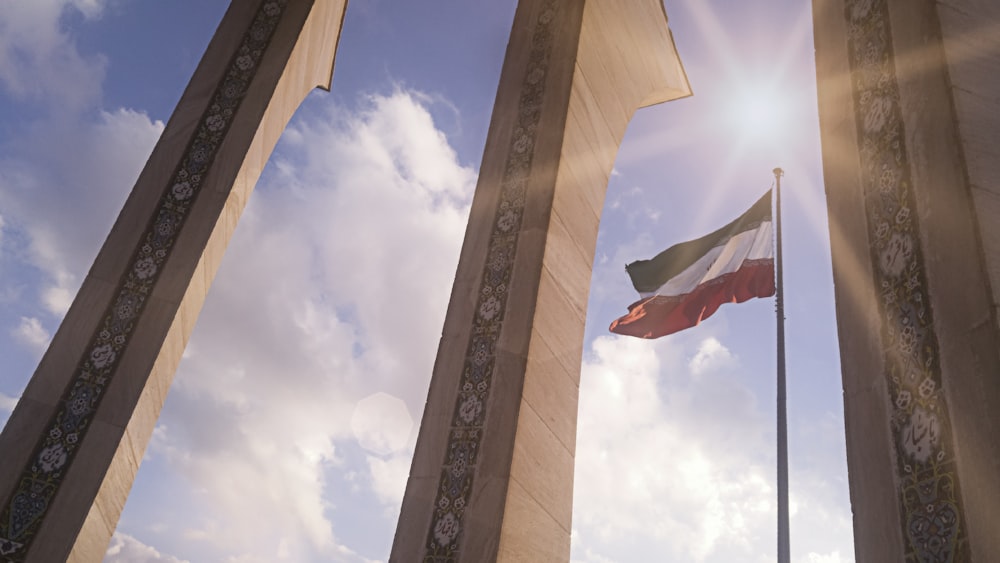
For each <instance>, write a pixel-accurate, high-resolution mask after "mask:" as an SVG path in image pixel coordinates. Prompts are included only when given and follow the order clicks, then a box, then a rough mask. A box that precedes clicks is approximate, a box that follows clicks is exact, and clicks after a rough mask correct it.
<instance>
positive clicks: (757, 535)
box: [573, 335, 852, 563]
mask: <svg viewBox="0 0 1000 563" xmlns="http://www.w3.org/2000/svg"><path fill="white" fill-rule="evenodd" d="M688 349H696V350H697V352H696V353H695V354H694V356H693V357H686V356H687V354H686V353H685V350H688ZM696 372H697V373H696ZM699 374H700V375H699ZM709 374H711V377H708V376H707V375H709ZM746 378H747V374H745V373H743V369H742V368H740V366H739V363H738V362H737V361H736V358H735V357H734V356H733V354H732V353H731V352H729V351H728V349H727V348H726V346H725V345H724V344H723V343H722V342H720V341H719V340H718V339H717V338H715V337H711V336H710V337H708V338H702V339H701V340H700V341H699V340H694V339H693V338H692V335H678V336H677V337H675V338H671V339H662V340H657V341H655V342H650V341H641V340H637V339H630V338H624V337H613V336H602V337H599V338H597V339H596V340H595V341H594V342H593V345H592V348H591V351H590V353H589V354H588V355H587V356H586V357H585V358H584V365H583V369H582V373H581V383H580V406H579V413H580V418H579V423H578V431H577V455H576V475H575V490H574V523H573V526H574V533H573V558H574V561H575V562H576V563H606V562H607V561H621V562H626V561H644V560H648V557H649V554H650V553H656V554H658V556H657V557H658V560H659V561H665V562H670V561H676V562H680V561H683V562H685V563H687V562H705V563H729V562H732V561H747V562H761V563H763V562H767V561H773V559H774V549H775V547H774V546H775V521H776V500H775V496H776V492H775V484H774V483H775V477H774V475H775V469H774V457H775V454H774V445H773V444H774V442H773V440H774V436H773V422H772V420H773V418H772V416H773V415H770V416H769V415H768V414H765V413H763V412H761V409H760V407H759V406H758V405H757V402H756V401H755V400H754V398H753V395H752V393H751V392H750V391H749V390H748V389H747V388H746V383H745V381H746ZM803 426H807V427H809V433H810V434H809V439H810V440H811V441H810V444H809V446H808V447H802V448H799V449H798V450H797V456H798V457H797V458H796V459H795V460H793V463H792V467H791V473H792V474H791V477H792V478H791V482H792V491H791V493H792V508H793V512H792V534H793V545H792V549H793V552H792V555H793V560H795V561H799V562H803V563H846V561H849V559H846V558H844V557H842V556H841V555H840V554H839V552H836V551H834V550H836V549H837V547H838V546H842V545H851V534H852V532H851V517H850V510H849V508H848V507H847V506H844V505H842V504H841V501H842V499H840V498H838V497H837V493H838V490H837V486H835V484H833V483H831V481H832V480H833V479H834V478H833V477H831V475H839V473H840V471H842V469H841V468H840V467H838V465H837V463H836V462H835V461H834V460H831V459H830V456H826V457H822V456H820V455H818V453H822V452H826V451H828V450H830V449H832V448H835V447H836V444H837V443H838V442H839V439H838V436H837V434H836V432H835V430H836V429H835V428H834V427H833V426H832V423H830V422H829V421H827V420H826V419H825V418H823V417H820V418H819V419H817V420H816V421H815V423H812V422H810V423H807V424H805V425H803ZM794 430H801V429H798V428H797V429H794ZM796 435H798V434H796ZM803 439H805V438H803ZM814 453H817V455H815V456H814V455H813V454H814ZM796 508H797V510H796ZM824 553H825V554H827V555H820V554H824Z"/></svg>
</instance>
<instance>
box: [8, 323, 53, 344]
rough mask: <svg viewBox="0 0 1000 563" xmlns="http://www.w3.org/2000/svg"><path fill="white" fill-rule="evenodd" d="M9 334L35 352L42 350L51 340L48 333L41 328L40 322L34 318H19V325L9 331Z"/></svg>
mask: <svg viewBox="0 0 1000 563" xmlns="http://www.w3.org/2000/svg"><path fill="white" fill-rule="evenodd" d="M11 334H12V335H13V336H14V338H16V339H17V340H18V341H19V342H21V343H22V344H24V345H26V346H28V347H29V348H30V349H31V350H32V351H35V352H40V351H42V350H44V349H45V347H46V346H48V344H49V339H50V338H52V337H51V335H49V331H47V330H45V327H43V326H42V322H41V321H39V320H38V319H36V318H34V317H21V322H20V324H18V325H17V328H15V329H14V330H12V331H11Z"/></svg>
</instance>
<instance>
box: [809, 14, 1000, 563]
mask: <svg viewBox="0 0 1000 563" xmlns="http://www.w3.org/2000/svg"><path fill="white" fill-rule="evenodd" d="M959 4H961V5H959ZM987 4H988V3H986V2H971V1H970V2H957V3H956V2H949V3H940V2H938V3H936V2H933V1H932V0H926V1H925V0H918V1H904V0H815V1H814V18H815V22H816V25H815V40H816V49H817V59H816V60H817V73H818V84H819V95H820V100H819V109H820V124H821V132H822V142H823V159H824V177H825V183H826V191H827V199H828V205H829V212H830V237H831V245H832V249H833V261H834V280H835V292H836V298H837V317H838V328H839V335H840V342H841V362H842V367H843V377H844V391H845V419H846V423H847V450H848V467H849V473H850V484H851V499H852V507H853V510H854V516H855V522H854V524H855V525H854V528H855V546H856V552H857V558H858V561H859V562H860V561H875V562H880V561H895V560H905V561H923V560H949V561H951V560H954V561H984V562H985V561H994V560H997V559H998V558H1000V543H998V537H997V535H996V534H995V533H994V532H993V531H991V530H995V522H996V518H997V507H998V506H1000V482H998V481H997V480H996V478H995V477H996V475H997V474H998V471H1000V448H998V444H997V441H996V440H995V439H993V438H992V437H993V436H996V435H997V433H998V432H1000V416H997V414H996V412H997V407H1000V377H998V374H1000V361H998V355H997V354H998V349H1000V339H998V333H997V325H996V313H995V307H996V303H997V300H996V293H995V291H996V289H995V288H996V284H995V283H994V279H995V277H996V276H995V273H994V272H995V270H996V266H995V264H994V262H996V260H994V259H993V255H994V254H996V252H995V250H993V249H992V248H993V247H994V246H996V245H997V242H998V241H997V238H996V232H995V228H994V227H993V226H992V225H993V224H994V223H996V219H997V218H998V215H997V211H998V210H1000V209H998V208H995V207H993V208H991V203H990V199H989V198H990V197H993V196H991V195H990V194H992V193H993V191H994V188H995V187H996V185H997V184H996V182H997V180H996V177H995V175H991V173H992V172H995V170H993V169H992V168H991V167H995V166H997V159H996V158H995V156H996V148H995V147H994V146H992V143H990V142H989V139H990V136H994V137H995V136H996V135H997V132H996V127H995V125H996V123H997V115H996V112H995V111H993V109H994V108H995V104H996V102H995V100H996V90H995V87H996V85H997V81H996V78H995V76H996V73H995V72H991V71H992V70H995V68H996V66H997V65H998V64H1000V52H998V51H997V49H996V47H995V46H991V45H990V44H991V43H992V44H994V45H995V44H996V42H995V40H990V39H985V37H987V36H988V35H989V33H988V32H986V31H985V30H988V29H996V28H997V24H998V22H1000V20H998V18H997V15H998V10H997V7H996V6H995V5H987ZM990 88H994V89H993V90H990ZM989 99H993V100H994V102H993V104H990V103H988V100H989ZM998 232H1000V231H998ZM932 522H936V523H935V524H933V525H931V524H932ZM928 558H930V559H928Z"/></svg>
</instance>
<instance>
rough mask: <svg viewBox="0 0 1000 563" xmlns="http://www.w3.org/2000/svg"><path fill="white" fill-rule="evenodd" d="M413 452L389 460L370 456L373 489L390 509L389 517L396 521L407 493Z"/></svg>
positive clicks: (369, 465)
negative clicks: (404, 494)
mask: <svg viewBox="0 0 1000 563" xmlns="http://www.w3.org/2000/svg"><path fill="white" fill-rule="evenodd" d="M411 458H412V452H407V454H406V455H398V456H394V457H391V458H389V459H382V458H378V457H375V456H368V470H369V471H370V472H371V476H372V489H373V490H374V491H375V495H376V496H377V497H378V500H379V501H380V502H381V503H382V504H383V505H385V506H386V507H387V508H388V511H387V513H386V514H387V516H388V517H389V519H390V520H391V521H395V520H396V517H397V516H398V515H399V507H400V505H401V504H402V502H403V493H405V492H406V479H407V477H409V475H410V462H411V461H412V459H411Z"/></svg>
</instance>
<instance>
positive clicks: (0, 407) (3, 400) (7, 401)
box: [0, 393, 18, 420]
mask: <svg viewBox="0 0 1000 563" xmlns="http://www.w3.org/2000/svg"><path fill="white" fill-rule="evenodd" d="M17 401H18V397H10V396H8V395H5V394H3V393H0V412H6V413H7V414H10V413H12V412H14V407H16V406H17ZM5 420H6V419H5Z"/></svg>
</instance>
